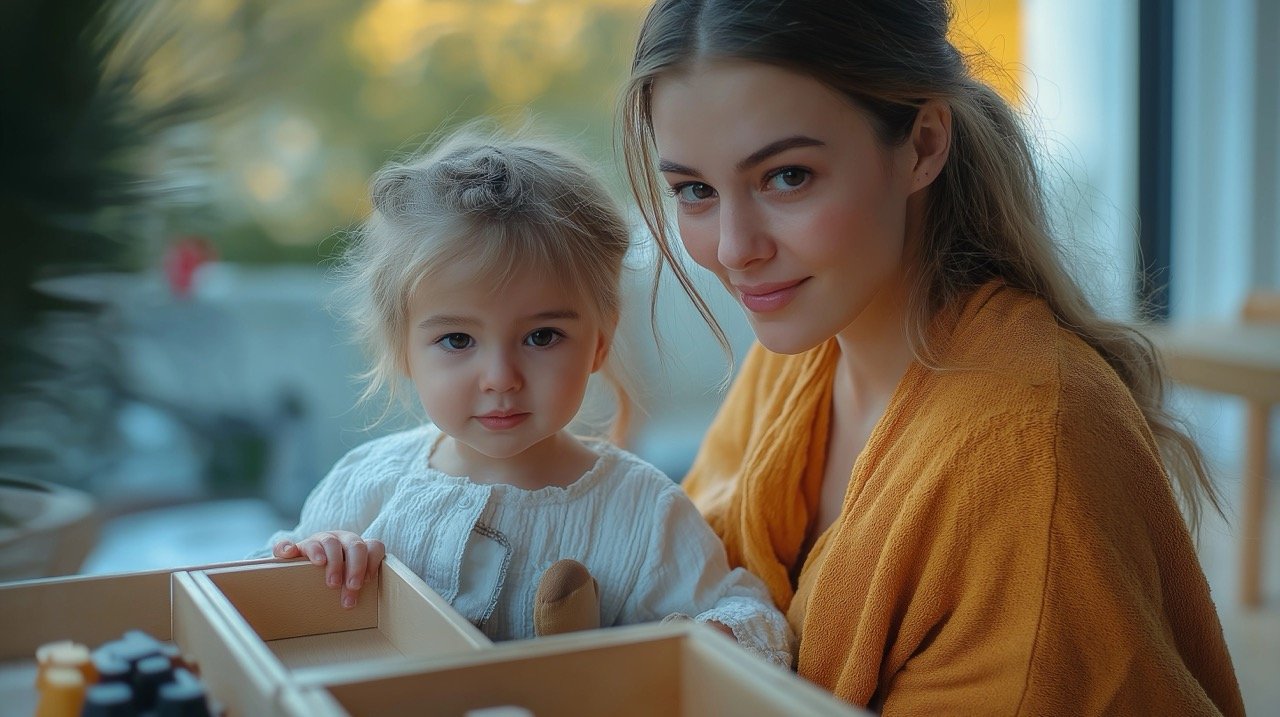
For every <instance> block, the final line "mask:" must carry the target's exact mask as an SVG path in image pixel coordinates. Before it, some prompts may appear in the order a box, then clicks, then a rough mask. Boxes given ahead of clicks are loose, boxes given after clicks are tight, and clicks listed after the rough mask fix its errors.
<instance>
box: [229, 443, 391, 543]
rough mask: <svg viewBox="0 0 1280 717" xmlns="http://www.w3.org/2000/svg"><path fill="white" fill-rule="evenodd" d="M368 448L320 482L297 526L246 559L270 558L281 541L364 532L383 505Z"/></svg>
mask: <svg viewBox="0 0 1280 717" xmlns="http://www.w3.org/2000/svg"><path fill="white" fill-rule="evenodd" d="M369 452H370V451H369V449H368V445H367V444H366V445H364V446H360V447H358V448H356V449H354V450H352V451H351V452H350V453H348V454H347V455H345V456H343V457H342V459H341V460H339V461H338V462H337V463H336V464H335V465H334V466H333V468H332V469H331V470H330V471H329V474H328V475H326V476H325V477H324V479H323V480H321V481H320V482H319V483H318V484H317V485H316V487H315V488H314V489H312V491H311V495H309V496H307V500H306V502H305V503H303V505H302V513H301V515H300V516H299V518H298V524H297V525H296V526H295V527H294V528H292V529H291V530H280V531H277V532H276V533H275V534H273V535H272V536H271V537H270V538H269V539H268V540H267V544H266V546H265V547H263V548H262V549H260V550H256V551H254V552H253V553H251V554H250V555H248V556H247V559H252V558H266V557H270V556H271V550H272V547H273V546H274V545H275V544H276V543H278V542H280V541H281V540H289V541H293V542H297V541H299V540H302V539H304V538H306V537H308V536H310V535H314V534H315V533H318V532H320V531H322V530H348V531H351V532H353V533H363V532H364V530H365V529H366V528H368V527H369V524H370V523H372V522H373V519H374V518H375V517H377V515H378V511H379V509H380V508H381V505H382V496H381V494H380V491H379V489H378V484H377V482H376V481H375V480H373V479H372V476H371V474H373V473H376V472H377V471H376V470H374V469H373V467H372V466H370V465H369V461H368V458H369Z"/></svg>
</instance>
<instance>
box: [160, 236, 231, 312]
mask: <svg viewBox="0 0 1280 717" xmlns="http://www.w3.org/2000/svg"><path fill="white" fill-rule="evenodd" d="M217 258H218V253H217V252H216V251H214V249H213V246H212V245H210V244H209V242H208V241H207V240H205V239H204V237H198V236H186V237H182V238H180V239H177V240H175V241H174V242H172V243H171V244H169V248H168V249H166V250H165V253H164V275H165V278H166V279H167V280H168V282H169V291H171V292H172V293H173V295H174V296H176V297H179V298H184V299H185V298H186V297H188V296H190V295H191V285H192V283H193V281H194V280H195V274H196V269H199V268H200V267H201V266H202V265H204V264H206V263H208V262H211V261H214V260H216V259H217Z"/></svg>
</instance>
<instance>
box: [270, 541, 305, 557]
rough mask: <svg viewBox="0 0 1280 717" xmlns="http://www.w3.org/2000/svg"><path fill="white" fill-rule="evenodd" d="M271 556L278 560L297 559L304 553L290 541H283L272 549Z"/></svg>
mask: <svg viewBox="0 0 1280 717" xmlns="http://www.w3.org/2000/svg"><path fill="white" fill-rule="evenodd" d="M271 554H272V555H273V556H275V557H277V558H296V557H299V556H301V555H302V551H301V550H299V549H298V546H297V545H294V544H293V543H291V542H289V541H288V540H281V541H280V542H278V543H276V544H275V547H273V548H272V549H271Z"/></svg>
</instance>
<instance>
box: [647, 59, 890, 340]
mask: <svg viewBox="0 0 1280 717" xmlns="http://www.w3.org/2000/svg"><path fill="white" fill-rule="evenodd" d="M652 116H653V131H654V136H655V139H656V144H657V150H658V155H659V158H660V162H661V165H660V169H661V171H662V173H663V176H664V177H665V178H666V181H667V182H668V184H669V185H670V187H671V190H672V192H673V194H674V196H675V203H676V210H675V211H676V217H677V219H678V224H679V231H680V238H681V240H682V241H683V243H684V246H685V248H686V249H687V250H688V252H689V254H690V256H692V257H693V259H694V261H696V262H697V263H698V264H700V265H702V266H703V267H705V268H707V269H709V270H710V271H712V272H713V273H714V274H715V275H716V276H717V277H719V279H720V281H721V282H722V283H723V284H724V286H725V288H726V289H728V290H729V292H730V293H731V294H732V295H733V296H734V298H736V299H737V300H738V301H739V302H740V303H741V304H742V306H743V308H744V310H745V311H746V314H747V317H748V319H749V320H750V322H751V325H752V327H753V328H754V330H755V333H756V336H757V337H758V338H759V339H760V342H761V343H762V344H764V346H765V347H766V348H768V349H770V350H771V351H774V352H777V353H798V352H801V351H805V350H807V349H810V348H812V347H814V346H816V345H818V344H820V343H822V342H823V341H825V340H827V339H829V338H831V337H832V336H836V335H838V334H841V333H842V332H846V331H850V330H853V329H852V328H851V327H854V326H855V322H860V321H861V322H863V323H864V324H865V323H866V322H868V321H874V320H876V319H873V318H872V315H874V314H883V313H885V312H886V311H895V310H899V309H898V306H897V304H898V298H899V297H900V295H901V293H902V291H903V289H904V286H903V284H904V281H905V280H904V278H903V271H904V269H905V267H904V249H905V245H906V240H905V236H906V221H907V220H906V217H907V198H908V196H909V195H910V194H911V193H912V191H913V187H912V166H913V163H914V153H913V151H912V148H911V145H910V143H909V142H908V143H905V144H904V145H903V146H902V147H899V148H886V147H884V146H883V145H881V144H880V143H879V142H878V141H877V139H876V137H875V134H874V132H873V130H872V127H871V124H870V123H869V121H868V119H867V117H866V116H865V115H864V114H863V112H862V111H861V110H859V109H856V108H855V107H854V106H853V105H851V104H850V103H849V102H848V101H847V100H846V99H845V98H844V97H843V96H841V95H839V94H837V93H836V92H835V91H834V90H831V89H829V88H828V87H827V86H825V85H823V84H821V83H820V82H818V81H817V80H814V79H813V78H811V77H808V76H806V75H802V74H797V73H794V72H790V71H787V70H784V69H780V68H777V67H773V66H770V65H764V64H756V63H748V62H712V63H706V64H700V65H698V66H696V67H695V68H694V69H692V70H691V71H689V72H687V73H681V74H673V75H669V76H664V77H661V78H660V79H658V80H657V82H656V83H655V85H654V88H653V95H652ZM881 318H883V317H881Z"/></svg>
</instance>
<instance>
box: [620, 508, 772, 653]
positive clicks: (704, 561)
mask: <svg viewBox="0 0 1280 717" xmlns="http://www.w3.org/2000/svg"><path fill="white" fill-rule="evenodd" d="M654 522H655V525H654V532H653V538H652V539H651V541H650V545H649V550H648V551H647V554H646V558H645V564H644V566H643V569H642V571H641V572H640V577H639V580H638V582H637V584H636V586H635V587H634V588H633V590H632V592H631V594H630V595H629V596H628V598H627V600H626V602H625V604H624V605H623V610H622V615H621V619H622V621H623V622H627V623H632V622H651V621H655V620H660V619H663V618H665V617H668V616H670V615H679V614H687V615H692V616H693V617H694V619H696V620H698V621H701V622H711V621H714V622H718V623H721V624H723V625H725V626H727V627H729V628H730V629H731V630H732V631H733V634H734V637H735V638H737V640H738V643H739V644H740V645H742V646H743V647H745V648H747V649H748V650H750V651H752V652H755V653H756V654H759V655H761V656H763V657H764V658H766V659H767V660H769V661H770V662H773V663H775V664H778V665H782V666H784V667H789V666H790V664H791V656H792V643H793V641H794V637H793V635H792V632H791V628H790V626H789V625H788V624H787V621H786V618H785V617H784V616H783V615H782V613H781V612H779V611H778V610H777V608H775V607H774V606H773V602H772V600H771V599H770V598H769V593H768V591H767V590H766V589H765V586H764V583H762V582H761V581H760V579H759V578H757V577H756V576H754V575H752V574H751V573H749V572H747V571H746V570H744V569H743V568H735V569H732V570H730V569H729V563H728V560H727V559H726V557H725V552H724V547H723V546H722V545H721V543H720V540H719V539H718V538H716V536H715V534H714V533H713V532H712V531H711V529H710V528H709V527H708V526H707V524H706V521H704V520H703V519H702V516H701V515H700V514H699V513H698V510H697V508H695V507H694V505H693V503H692V502H690V501H689V499H688V498H687V497H686V496H685V495H684V494H683V493H681V492H680V490H679V489H677V488H676V487H675V486H672V487H671V489H670V490H666V491H664V492H663V493H662V494H661V495H660V496H659V497H658V505H657V507H656V510H655V512H654Z"/></svg>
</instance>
